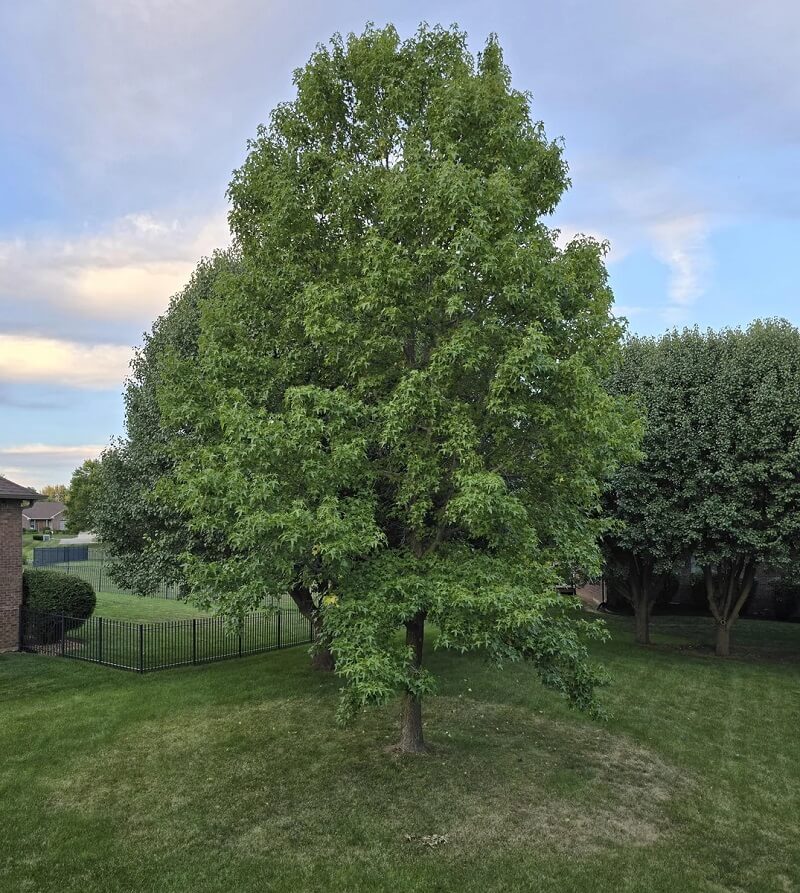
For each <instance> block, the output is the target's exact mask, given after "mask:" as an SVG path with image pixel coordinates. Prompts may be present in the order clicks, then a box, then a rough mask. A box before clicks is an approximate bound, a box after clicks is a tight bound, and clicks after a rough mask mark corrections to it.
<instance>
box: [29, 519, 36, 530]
mask: <svg viewBox="0 0 800 893" xmlns="http://www.w3.org/2000/svg"><path fill="white" fill-rule="evenodd" d="M28 528H29V529H30V530H36V521H35V519H34V518H30V519H29V520H28Z"/></svg>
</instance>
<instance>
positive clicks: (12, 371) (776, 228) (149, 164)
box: [0, 0, 800, 486]
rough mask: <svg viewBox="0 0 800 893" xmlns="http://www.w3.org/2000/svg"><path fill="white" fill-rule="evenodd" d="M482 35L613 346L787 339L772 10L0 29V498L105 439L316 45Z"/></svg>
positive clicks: (77, 12)
mask: <svg viewBox="0 0 800 893" xmlns="http://www.w3.org/2000/svg"><path fill="white" fill-rule="evenodd" d="M368 20H374V21H375V22H377V23H384V22H387V21H391V22H394V23H395V24H396V25H397V27H398V28H399V29H400V31H401V33H403V34H404V35H408V34H410V33H411V32H413V30H414V29H415V28H416V26H417V24H418V23H419V22H420V21H422V20H426V21H428V22H430V23H435V22H438V23H442V24H451V23H453V22H457V23H458V24H459V25H460V26H461V27H462V28H464V29H465V30H466V31H467V32H468V34H469V36H470V41H471V44H472V46H473V48H474V49H475V50H477V49H480V47H481V46H482V44H483V42H484V40H485V38H486V36H487V35H488V34H489V33H490V32H496V33H497V34H498V35H499V37H500V41H501V44H502V45H503V48H504V51H505V55H506V61H507V62H508V64H509V65H510V67H511V70H512V73H513V77H514V82H515V85H516V86H517V87H519V88H521V89H526V90H529V91H531V92H532V94H533V97H534V103H533V112H534V115H535V117H537V118H538V119H541V120H542V121H544V123H545V126H546V129H547V132H548V134H549V135H550V136H552V137H563V139H564V142H565V147H566V157H567V160H568V162H569V164H570V169H571V176H572V183H573V185H572V189H571V191H570V192H569V193H568V194H567V196H566V197H565V199H564V201H563V202H562V205H561V206H560V208H559V210H558V212H557V214H556V215H555V218H554V219H553V221H552V224H553V225H555V226H559V227H560V228H561V229H562V231H563V233H564V234H565V235H571V234H573V233H575V232H585V233H589V234H592V235H595V236H597V237H599V238H603V239H608V240H609V241H610V243H611V252H610V255H609V259H608V262H609V272H610V276H611V282H612V285H613V287H614V290H615V294H616V301H617V307H618V310H619V312H621V313H624V314H625V315H626V316H627V317H628V319H629V321H630V326H631V329H632V330H633V331H636V332H642V333H648V334H652V333H658V332H661V331H664V330H665V329H666V328H668V327H670V326H673V325H679V326H682V325H692V324H695V323H697V324H699V325H700V326H704V327H705V326H723V325H744V324H746V323H748V322H749V321H750V320H751V319H754V318H756V317H759V316H784V317H786V318H788V319H789V320H791V321H792V322H794V323H795V324H800V301H799V300H798V288H797V285H796V279H797V277H796V273H795V258H796V255H797V248H798V245H799V244H800V53H798V52H797V47H798V46H800V7H799V6H798V5H797V4H796V3H794V2H790V0H781V2H778V0H760V2H759V3H757V4H756V3H747V4H735V3H730V2H717V0H704V2H702V3H697V2H696V0H695V2H683V0H662V2H659V3H641V2H640V0H639V2H633V0H616V2H615V0H608V2H606V3H602V4H600V3H596V2H590V0H585V2H584V0H582V2H570V0H552V2H551V0H546V2H538V3H530V2H522V0H516V2H513V0H495V2H492V3H486V2H460V3H436V2H426V3H419V2H413V0H404V2H402V3H400V2H384V3H375V2H372V3H368V2H356V0H344V2H336V0H329V2H311V0H295V2H293V3H291V4H286V3H274V2H269V0H115V2H113V3H107V2H103V0H72V2H70V3H63V2H60V0H26V2H25V3H3V4H0V96H2V100H3V101H2V103H0V473H5V474H7V475H8V476H10V477H11V478H13V479H14V480H17V481H19V482H21V483H25V484H29V485H33V486H41V485H43V484H46V483H57V482H66V481H67V480H68V479H69V475H70V472H71V470H72V469H73V468H74V467H75V466H76V465H78V464H80V462H81V461H82V460H83V459H84V458H86V457H89V456H93V455H96V454H97V453H98V452H99V450H100V449H101V448H102V446H103V445H104V444H105V443H106V442H107V441H108V439H109V437H110V436H111V435H114V434H118V433H120V432H121V430H122V418H123V415H122V401H121V397H120V393H121V387H122V381H123V378H124V375H125V371H126V368H127V363H128V361H129V358H130V354H131V348H132V346H133V345H135V344H138V343H139V342H140V340H141V336H142V333H143V332H144V331H145V330H146V329H148V328H149V327H150V325H151V324H152V321H153V319H154V318H155V317H156V316H157V315H158V314H159V313H160V312H161V311H162V310H163V309H164V308H165V306H166V304H167V302H168V299H169V297H170V295H171V294H172V293H174V292H175V291H176V290H177V289H178V288H179V287H180V286H181V284H182V283H184V282H185V281H186V279H187V278H188V275H189V273H190V271H191V269H192V268H193V266H194V264H195V263H196V261H197V259H198V258H199V257H200V256H202V255H203V254H207V253H209V252H210V251H211V250H213V249H214V248H216V247H222V246H224V245H225V244H227V241H228V233H227V225H226V203H225V197H224V193H225V187H226V185H227V182H228V179H229V177H230V173H231V171H232V170H233V169H234V168H235V167H237V166H238V165H239V164H240V163H241V161H242V159H243V158H244V154H245V151H246V142H247V139H248V138H249V137H252V136H253V135H254V134H255V131H256V127H257V125H258V124H259V123H260V122H263V121H265V120H266V119H267V117H268V114H269V112H270V110H271V109H272V108H273V107H274V105H275V104H276V103H277V102H279V101H281V100H283V99H288V98H290V97H291V95H292V84H291V72H292V69H293V68H295V67H296V66H298V65H301V64H303V63H304V62H305V61H306V59H307V58H308V56H309V55H310V53H311V51H312V50H313V47H314V45H315V44H316V43H317V42H319V41H325V40H326V39H327V38H328V37H329V36H330V35H331V34H332V33H333V32H334V31H342V32H346V31H350V30H357V31H358V30H361V29H362V27H363V25H364V23H365V22H366V21H368Z"/></svg>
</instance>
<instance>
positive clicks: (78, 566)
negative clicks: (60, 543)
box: [34, 549, 180, 598]
mask: <svg viewBox="0 0 800 893" xmlns="http://www.w3.org/2000/svg"><path fill="white" fill-rule="evenodd" d="M42 551H50V550H42ZM52 551H54V552H55V551H56V550H55V549H53V550H52ZM34 563H35V562H34ZM46 566H47V570H50V571H60V572H61V573H62V574H69V575H70V576H72V577H80V578H81V579H82V580H86V581H87V582H89V583H91V584H92V586H93V587H94V591H95V592H111V593H113V594H115V595H145V596H153V597H156V598H179V596H180V591H179V588H178V586H176V585H175V584H172V583H162V584H161V585H160V586H159V587H158V589H156V590H155V591H153V592H134V591H133V590H132V589H126V588H125V587H124V586H120V585H119V584H118V583H116V582H115V580H114V579H113V578H112V576H111V565H110V563H109V562H107V561H105V560H103V559H99V560H98V559H94V558H91V557H90V558H89V559H88V560H86V561H65V562H47V565H46Z"/></svg>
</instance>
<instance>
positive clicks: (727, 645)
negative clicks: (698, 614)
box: [703, 556, 757, 657]
mask: <svg viewBox="0 0 800 893" xmlns="http://www.w3.org/2000/svg"><path fill="white" fill-rule="evenodd" d="M756 567H757V565H756V562H755V561H754V560H752V558H749V557H748V556H742V557H741V558H738V559H736V560H734V561H730V560H729V561H728V562H727V563H725V564H722V565H721V566H720V565H718V566H717V575H716V578H715V576H714V573H713V570H712V567H711V565H706V567H705V568H704V569H703V570H704V574H705V580H706V593H707V594H708V606H709V608H711V613H712V615H713V617H714V620H715V621H716V625H717V644H716V649H715V650H716V653H717V656H718V657H729V656H730V653H731V630H732V628H733V624H734V623H735V622H736V620H737V619H738V617H739V614H740V612H741V610H742V608H743V607H744V603H745V602H746V601H747V598H748V596H749V595H750V592H751V591H752V589H753V581H754V580H755V575H756Z"/></svg>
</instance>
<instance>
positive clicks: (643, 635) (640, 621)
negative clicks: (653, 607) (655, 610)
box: [633, 593, 650, 645]
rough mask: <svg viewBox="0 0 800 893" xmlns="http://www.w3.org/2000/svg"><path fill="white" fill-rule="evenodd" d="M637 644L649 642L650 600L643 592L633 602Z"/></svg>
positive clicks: (647, 643)
mask: <svg viewBox="0 0 800 893" xmlns="http://www.w3.org/2000/svg"><path fill="white" fill-rule="evenodd" d="M633 615H634V618H635V626H636V643H637V645H649V644H650V602H649V599H648V598H647V596H646V595H645V594H643V593H642V594H640V596H639V598H638V599H637V600H636V601H635V602H634V604H633Z"/></svg>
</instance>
